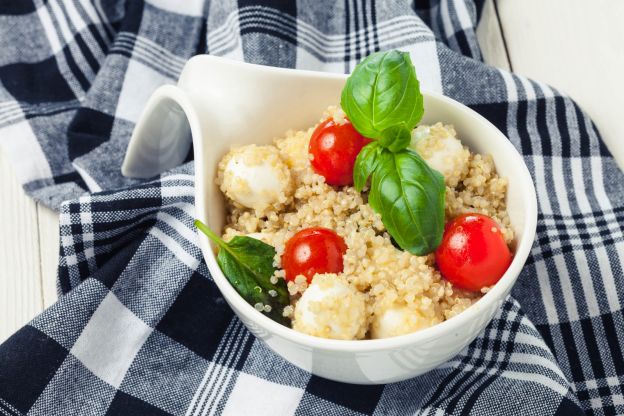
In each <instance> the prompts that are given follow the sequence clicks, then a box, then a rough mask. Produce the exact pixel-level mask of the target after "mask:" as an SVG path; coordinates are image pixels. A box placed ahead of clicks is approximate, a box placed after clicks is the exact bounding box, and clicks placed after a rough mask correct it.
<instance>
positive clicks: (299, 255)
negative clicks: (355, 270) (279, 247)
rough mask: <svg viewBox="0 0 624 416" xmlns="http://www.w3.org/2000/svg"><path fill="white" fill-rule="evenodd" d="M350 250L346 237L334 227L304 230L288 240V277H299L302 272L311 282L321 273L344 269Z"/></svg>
mask: <svg viewBox="0 0 624 416" xmlns="http://www.w3.org/2000/svg"><path fill="white" fill-rule="evenodd" d="M346 251H347V245H346V244H345V242H344V240H343V239H342V237H340V236H339V235H338V234H336V233H335V232H333V231H332V230H329V229H327V228H322V227H313V228H306V229H305V230H301V231H299V232H298V233H297V234H295V235H294V236H292V238H291V239H290V240H288V241H287V242H286V247H285V248H284V254H282V268H283V269H284V271H285V272H286V280H295V277H297V276H298V275H300V274H302V275H304V276H305V277H306V278H307V279H308V283H309V282H311V281H312V277H313V276H314V275H315V274H317V273H340V272H342V268H343V264H342V256H343V255H344V253H345V252H346Z"/></svg>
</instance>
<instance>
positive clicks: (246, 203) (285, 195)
mask: <svg viewBox="0 0 624 416" xmlns="http://www.w3.org/2000/svg"><path fill="white" fill-rule="evenodd" d="M218 182H219V183H220V185H221V190H222V191H223V193H225V195H226V196H227V197H228V198H230V199H231V200H232V201H234V202H236V203H238V204H240V205H242V206H243V207H246V208H251V209H254V210H256V212H258V213H263V212H264V211H266V209H267V208H275V209H279V208H281V207H282V206H283V205H284V204H286V203H287V202H288V200H289V199H290V198H291V197H292V194H293V191H294V190H293V184H292V179H291V176H290V170H289V169H288V167H287V166H286V164H285V163H284V162H283V161H282V159H281V157H280V155H279V152H278V150H277V148H275V147H274V146H256V145H254V144H252V145H248V146H243V147H239V148H235V149H232V150H231V151H230V153H228V154H227V155H226V156H225V157H224V158H223V160H222V161H221V163H220V164H219V175H218Z"/></svg>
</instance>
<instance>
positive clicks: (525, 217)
mask: <svg viewBox="0 0 624 416" xmlns="http://www.w3.org/2000/svg"><path fill="white" fill-rule="evenodd" d="M345 79H346V76H344V75H332V74H324V73H318V72H309V71H295V70H289V69H280V68H272V67H266V66H258V65H251V64H245V63H239V62H235V61H230V60H225V59H222V58H216V57H210V56H206V55H202V56H196V57H194V58H192V59H191V60H189V61H188V63H187V64H186V66H185V67H184V70H183V72H182V75H181V77H180V80H179V82H178V85H177V87H176V86H164V87H161V88H160V89H159V90H157V91H156V92H155V93H154V95H153V96H152V97H151V98H150V101H149V102H148V104H147V106H146V109H145V111H144V113H143V116H142V118H141V120H140V121H139V123H138V124H137V126H136V129H135V132H134V134H133V137H132V140H131V142H130V145H129V148H128V154H127V156H126V160H125V161H124V166H123V169H122V171H123V173H124V174H125V175H126V176H132V177H143V178H146V177H151V176H153V175H155V174H158V173H160V172H162V171H164V170H165V169H168V168H171V167H174V166H176V165H178V164H179V163H180V162H182V160H183V159H184V157H185V156H186V154H187V152H188V150H189V147H190V144H191V137H192V141H193V147H194V152H195V208H196V216H197V218H198V219H200V220H201V221H203V222H204V223H206V224H208V225H209V226H210V227H211V228H212V229H213V230H221V229H222V227H223V225H224V219H225V209H224V200H223V197H222V195H221V192H220V191H219V189H218V188H217V186H216V185H215V181H214V179H215V174H216V171H217V163H218V162H219V160H220V159H221V157H222V156H223V155H224V154H225V153H226V152H228V150H229V149H230V147H231V146H232V145H243V144H249V143H257V144H268V143H271V142H272V139H273V138H274V137H276V136H279V135H282V134H283V133H284V132H285V131H286V130H287V129H291V128H292V129H302V128H308V127H309V126H311V125H313V124H314V123H316V122H317V121H318V120H319V117H320V116H321V113H322V112H323V110H325V109H326V108H327V106H329V105H332V104H338V103H339V102H340V93H341V90H342V87H343V84H344V82H345ZM424 97H425V116H424V119H423V120H422V122H423V123H434V122H437V121H442V122H444V123H450V124H453V125H454V126H455V129H456V130H457V132H458V135H459V138H460V139H461V140H462V142H463V143H464V144H466V145H468V146H469V147H470V148H471V149H472V150H473V151H474V152H478V153H487V154H491V155H492V156H493V158H494V162H495V164H496V169H497V170H498V173H499V174H500V175H501V176H503V177H506V178H508V180H509V190H508V199H507V206H508V212H509V217H510V219H511V223H512V225H513V228H514V231H515V234H516V236H517V239H516V244H515V245H516V247H515V255H514V259H513V262H512V264H511V266H510V267H509V269H508V270H507V272H506V273H505V275H504V276H503V277H502V278H501V279H500V281H499V282H498V283H497V284H496V285H495V286H494V287H493V288H492V289H491V290H490V291H489V292H488V293H487V294H486V295H485V296H483V297H482V298H481V299H480V300H479V301H478V302H476V303H475V304H474V305H473V306H471V307H470V308H468V309H467V310H466V311H464V312H463V313H461V314H459V315H458V316H456V317H454V318H452V319H449V320H447V321H445V322H442V323H441V324H438V325H435V326H433V327H431V328H427V329H424V330H422V331H419V332H415V333H412V334H408V335H403V336H399V337H394V338H387V339H376V340H361V341H340V340H330V339H323V338H316V337H312V336H309V335H306V334H302V333H299V332H296V331H294V330H292V329H290V328H287V327H285V326H282V325H280V324H278V323H276V322H274V321H272V320H271V319H269V318H267V317H266V316H264V315H262V314H261V313H259V312H258V311H256V310H255V309H254V308H253V307H252V306H251V305H249V304H248V303H247V302H246V301H245V300H243V298H241V297H240V296H239V295H238V293H237V292H236V291H235V289H234V288H233V287H232V286H231V285H230V283H229V282H228V281H227V280H226V278H225V276H224V275H223V273H222V272H221V270H220V269H219V266H218V265H217V262H216V259H215V255H214V250H213V247H212V246H211V243H210V242H209V240H208V239H207V238H206V237H205V236H204V235H202V234H201V233H200V234H199V242H200V245H201V249H202V251H203V254H204V257H205V259H206V263H207V264H208V268H209V270H210V273H211V274H212V277H213V278H214V281H215V282H216V284H217V286H218V287H219V289H220V290H221V293H222V294H223V296H224V297H225V299H226V300H227V302H228V303H229V305H230V306H231V307H232V309H233V310H234V312H236V314H237V315H238V317H239V318H240V319H241V320H242V321H243V322H244V324H245V325H246V326H247V328H249V330H250V331H251V332H252V333H253V334H254V335H255V336H256V337H258V338H259V339H261V340H262V341H264V342H265V343H266V344H267V345H268V346H269V347H270V348H271V349H272V350H273V351H275V352H276V353H277V354H279V355H281V356H282V357H284V358H285V359H286V360H288V361H290V362H291V363H293V364H294V365H296V366H298V367H301V368H303V369H304V370H307V371H310V372H312V373H314V374H316V375H318V376H321V377H325V378H328V379H332V380H337V381H343V382H349V383H358V384H378V383H388V382H394V381H399V380H404V379H407V378H411V377H414V376H417V375H419V374H422V373H425V372H426V371H428V370H431V369H432V368H434V367H436V366H438V365H440V364H441V363H443V362H445V361H447V360H448V359H450V358H452V357H453V356H454V355H456V354H457V353H458V352H459V351H460V350H462V349H463V348H464V347H465V346H466V345H468V344H469V343H470V342H471V341H472V340H473V339H474V338H475V337H476V336H477V335H478V334H479V332H480V331H481V330H482V329H483V328H484V327H485V326H486V325H487V324H488V323H489V322H490V320H491V319H492V317H493V316H494V314H495V313H496V311H497V309H498V308H499V307H500V306H501V304H502V303H503V301H504V299H505V297H506V296H507V295H508V294H509V291H510V290H511V288H512V286H513V284H514V282H515V281H516V278H517V277H518V274H519V273H520V270H521V269H522V266H523V265H524V262H525V261H526V258H527V256H528V253H529V250H530V248H531V245H532V243H533V238H534V236H535V225H536V218H537V203H536V197H535V189H534V187H533V183H532V181H531V177H530V175H529V171H528V169H527V167H526V166H525V164H524V161H523V159H522V157H521V156H520V155H519V154H518V152H517V151H516V149H515V148H514V147H513V146H512V144H511V143H510V142H509V140H507V138H506V137H505V136H504V135H503V134H502V133H501V132H500V131H499V130H498V129H497V128H496V127H494V126H493V125H492V124H491V123H490V122H488V121H487V120H486V119H485V118H483V117H481V116H480V115H479V114H477V113H476V112H474V111H472V110H471V109H469V108H468V107H466V106H464V105H462V104H460V103H458V102H456V101H454V100H452V99H450V98H447V97H444V96H441V95H438V94H430V93H424Z"/></svg>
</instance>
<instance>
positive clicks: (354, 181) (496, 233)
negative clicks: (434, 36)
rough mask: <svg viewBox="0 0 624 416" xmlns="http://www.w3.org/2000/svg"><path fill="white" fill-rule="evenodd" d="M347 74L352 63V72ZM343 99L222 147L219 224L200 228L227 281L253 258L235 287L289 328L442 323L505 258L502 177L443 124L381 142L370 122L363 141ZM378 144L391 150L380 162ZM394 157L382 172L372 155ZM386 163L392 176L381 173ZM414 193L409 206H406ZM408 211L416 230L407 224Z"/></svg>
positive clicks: (390, 330) (365, 334)
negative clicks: (262, 138) (248, 280)
mask: <svg viewBox="0 0 624 416" xmlns="http://www.w3.org/2000/svg"><path fill="white" fill-rule="evenodd" d="M399 54H400V53H399ZM371 57H373V55H371ZM371 57H369V58H371ZM369 58H367V59H369ZM399 58H401V59H403V61H401V62H404V61H405V59H406V58H405V55H400V56H399V57H397V59H399ZM384 59H386V60H388V59H390V58H388V57H385V58H384ZM365 61H366V60H365ZM407 61H408V63H409V65H411V62H409V59H408V58H407ZM369 64H370V63H369ZM410 68H413V67H412V66H410ZM379 71H383V68H381V69H379ZM412 71H413V69H412ZM382 73H383V72H382ZM356 74H357V68H356V71H354V75H352V76H351V78H353V77H355V76H356ZM414 79H415V75H414ZM408 81H410V80H409V79H408V80H407V81H406V82H408ZM406 85H408V86H409V84H406ZM416 87H418V84H417V81H416ZM348 88H349V82H347V85H346V86H345V91H347V90H348ZM416 91H417V93H418V94H420V93H419V91H418V90H417V89H416ZM354 95H355V96H356V97H357V96H358V95H357V94H354ZM347 98H348V97H347ZM417 98H418V97H417ZM345 100H346V99H345V92H344V91H343V97H342V102H341V106H332V107H329V108H328V109H327V110H325V112H324V113H321V111H322V110H320V111H319V116H320V119H319V123H318V124H317V125H314V126H310V128H308V129H306V130H296V131H295V130H289V131H287V132H286V133H285V134H284V135H283V136H282V137H277V138H275V139H274V140H273V144H270V145H253V144H252V145H246V146H241V147H234V148H232V149H231V151H230V152H229V153H227V154H226V155H225V156H224V157H223V158H222V159H221V161H220V163H219V166H218V172H217V178H216V182H217V185H218V186H219V187H220V189H221V191H222V192H223V194H224V196H225V198H226V204H227V220H226V225H225V227H224V229H223V232H222V233H221V236H220V239H217V237H216V236H214V235H213V233H211V232H210V231H209V230H207V231H204V228H205V226H203V224H202V226H203V227H202V228H200V229H202V231H204V232H207V233H208V232H210V234H209V236H210V237H211V238H212V239H213V241H218V242H219V244H218V245H219V246H220V247H221V249H220V252H219V254H220V257H219V260H220V262H219V264H220V266H221V268H222V270H223V271H224V274H225V275H226V276H227V277H228V279H229V280H230V281H231V283H232V284H233V285H234V286H235V287H237V284H238V285H239V286H241V284H240V281H241V278H239V276H238V275H237V276H234V277H232V276H230V275H236V274H237V273H239V274H240V271H239V272H237V270H241V268H240V267H238V268H236V267H233V266H232V263H233V262H234V260H236V258H241V259H243V257H244V256H246V255H249V256H251V255H252V254H253V255H254V256H255V257H253V258H250V260H244V259H243V260H241V261H243V262H244V261H248V262H250V264H252V267H248V268H247V272H246V273H247V274H248V275H249V276H252V274H253V273H255V275H254V276H256V277H255V278H256V280H254V281H253V282H256V281H258V282H261V283H257V285H256V283H253V282H252V284H251V285H253V286H254V287H253V289H245V288H241V289H238V288H237V289H238V290H239V293H241V295H242V296H243V297H245V298H246V300H247V301H248V302H249V303H250V304H252V305H253V306H254V307H255V308H256V309H257V310H258V311H259V312H261V313H264V314H266V315H268V316H269V317H272V319H275V320H277V321H279V322H281V323H283V324H285V325H288V326H290V327H292V329H294V330H296V331H299V332H302V333H305V334H308V335H313V336H317V337H323V338H333V339H341V340H359V339H376V338H388V337H393V336H398V335H403V334H408V333H411V332H415V331H418V330H421V329H424V328H427V327H431V326H433V325H435V324H438V323H440V322H443V321H445V320H447V319H450V318H452V317H453V316H455V315H457V314H459V313H461V312H462V311H464V310H466V309H467V308H468V307H470V306H471V305H472V304H473V303H475V302H476V301H477V300H478V299H479V298H480V297H481V296H483V294H484V293H486V292H487V291H488V290H489V289H490V287H491V286H492V285H493V284H495V283H496V281H498V279H500V277H501V276H502V274H504V271H505V270H506V269H507V267H508V266H509V263H510V262H511V259H512V251H511V247H512V246H513V239H514V235H513V231H512V228H511V226H510V222H509V217H508V215H507V212H506V205H505V201H506V192H507V180H506V179H505V178H502V177H499V176H498V175H497V173H496V169H495V166H494V163H493V160H492V158H491V157H490V156H489V155H482V154H475V153H472V152H471V151H470V149H468V148H467V147H466V146H464V145H463V144H462V142H461V137H458V136H457V133H456V132H455V130H454V128H453V126H452V125H448V124H445V123H444V120H440V121H439V122H437V123H435V124H433V125H423V124H420V125H415V126H414V127H413V128H411V127H412V126H410V125H409V123H404V124H406V125H408V129H409V130H408V133H409V134H408V135H407V136H405V134H404V132H403V131H400V132H399V134H396V133H394V132H393V133H392V136H391V137H392V138H393V140H394V141H390V140H386V143H392V144H390V145H388V146H386V147H383V146H384V145H383V143H384V140H385V139H384V137H390V136H388V134H386V133H384V132H383V131H381V129H380V133H379V134H378V137H375V135H376V133H375V132H372V133H371V132H370V131H368V130H367V127H366V125H365V124H364V123H359V125H358V124H357V123H356V121H355V119H356V118H357V117H356V116H351V115H352V114H356V113H355V112H354V110H353V109H352V108H353V105H348V104H349V103H348V102H345ZM412 105H415V106H417V105H418V101H415V104H414V103H413V104H412ZM420 105H422V100H421V101H420ZM421 115H422V114H421ZM413 124H415V123H413ZM362 126H364V127H362ZM402 126H403V124H402V125H401V128H403V127H402ZM391 127H393V126H391ZM385 131H386V132H387V131H388V130H387V129H386V130H385ZM360 133H362V134H360ZM384 134H385V136H384ZM341 140H342V141H344V142H346V144H341V143H342V142H341ZM397 141H402V143H403V144H402V145H394V144H396V143H397ZM354 143H355V144H354ZM375 146H376V147H375ZM392 146H394V147H392ZM367 148H373V151H375V152H377V153H376V154H377V155H378V156H370V155H371V154H372V153H371V151H368V150H367ZM367 151H368V153H366V152H367ZM332 152H333V153H332ZM384 152H385V153H384ZM393 152H394V153H393ZM386 153H387V154H389V155H391V156H387V159H379V158H380V157H381V156H379V155H383V154H386ZM336 155H338V156H336ZM401 155H404V156H405V158H406V159H401V158H400V157H403V156H401ZM367 157H369V158H371V159H374V157H377V158H378V159H375V160H373V161H372V162H370V161H367V159H366V158H367ZM392 157H394V159H392ZM379 160H382V162H380V161H379ZM383 160H386V162H383ZM393 160H394V161H395V162H393V163H395V165H392V166H391V168H392V169H394V170H388V169H390V168H388V167H387V166H384V165H383V163H386V165H390V163H391V162H392V161H393ZM403 160H406V161H407V162H403ZM412 160H413V161H414V162H412ZM369 162H370V163H369ZM409 163H414V164H413V165H410V164H409ZM418 163H420V165H418ZM419 166H421V167H420V168H419V169H420V170H414V169H416V167H419ZM384 169H386V170H384ZM395 171H398V172H399V174H398V176H397V177H398V178H399V179H397V180H396V181H395V182H388V179H386V177H388V176H389V175H390V174H388V172H395ZM411 172H416V173H415V174H414V176H413V177H414V178H415V179H414V180H413V181H414V188H413V189H414V191H413V192H415V193H412V194H409V193H406V195H403V194H401V196H403V197H404V198H403V199H401V200H399V199H400V198H399V197H398V196H396V195H392V192H395V190H396V192H399V190H400V191H404V190H405V189H408V190H409V189H412V188H409V186H408V185H410V183H409V181H410V180H412V179H410V177H407V175H408V174H411ZM360 173H362V174H361V175H360ZM367 173H368V175H367ZM358 175H359V177H358ZM375 175H377V177H376V176H375ZM369 176H370V177H369ZM390 177H391V175H390ZM406 177H407V179H405V178H406ZM395 183H396V184H398V185H396V186H395ZM358 188H359V189H358ZM423 189H424V191H423ZM406 192H407V191H406ZM418 192H421V193H423V194H422V195H421V194H419V193H418ZM427 192H428V193H427ZM431 195H434V196H435V198H433V197H431ZM436 198H439V200H438V199H436ZM414 200H416V201H420V202H419V203H420V204H421V205H418V206H414V207H412V206H410V204H414V205H415V204H416V202H413V201H414ZM387 201H389V202H387ZM389 203H392V204H394V205H392V206H390V205H388V204H389ZM400 204H403V205H400ZM388 207H390V208H388ZM423 207H424V208H423ZM395 212H398V213H399V214H401V213H403V212H405V214H401V215H402V216H401V215H399V214H396V215H395V214H393V213H395ZM391 214H392V215H391ZM393 215H394V216H393ZM414 219H416V221H417V222H418V224H417V225H418V227H416V228H410V224H411V223H410V221H414ZM397 221H399V222H400V221H404V222H405V224H406V225H402V224H403V223H400V224H398V225H397ZM436 221H437V223H436ZM423 224H424V225H423ZM431 224H433V225H431ZM198 226H199V225H198ZM427 227H429V228H427ZM427 230H431V231H427ZM421 234H422V235H421ZM246 244H248V245H246ZM254 244H255V245H254ZM484 247H485V249H484ZM236 250H239V251H236ZM254 250H256V251H254ZM221 253H223V258H221ZM228 253H229V254H228ZM236 253H240V256H238V257H237V255H236ZM250 253H252V254H250ZM256 254H257V255H256ZM226 256H230V257H226ZM259 259H262V260H259ZM254 264H255V265H256V266H253V265H254ZM249 270H251V271H252V272H253V271H254V270H257V272H253V273H252V272H250V271H249ZM262 279H264V280H262ZM272 285H273V286H272ZM247 286H249V284H248V285H247ZM265 292H266V293H265ZM246 293H249V294H250V295H249V296H247V295H246ZM253 295H256V297H253ZM260 295H262V296H264V297H258V296H260ZM262 299H265V300H262ZM277 300H279V301H277Z"/></svg>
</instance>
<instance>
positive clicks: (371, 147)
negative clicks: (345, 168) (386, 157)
mask: <svg viewBox="0 0 624 416" xmlns="http://www.w3.org/2000/svg"><path fill="white" fill-rule="evenodd" d="M382 150H383V149H382V148H381V147H380V146H379V143H377V142H371V143H369V144H367V145H366V146H364V147H363V148H362V150H360V153H358V155H357V158H356V159H355V165H353V186H354V187H355V189H356V190H357V191H358V192H362V189H364V186H366V181H368V178H369V177H370V175H371V173H373V171H374V170H375V168H376V167H377V162H378V156H379V154H380V153H381V151H382Z"/></svg>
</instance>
